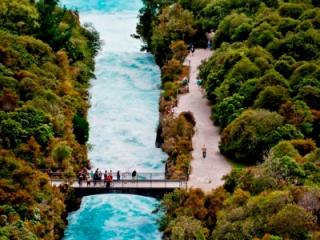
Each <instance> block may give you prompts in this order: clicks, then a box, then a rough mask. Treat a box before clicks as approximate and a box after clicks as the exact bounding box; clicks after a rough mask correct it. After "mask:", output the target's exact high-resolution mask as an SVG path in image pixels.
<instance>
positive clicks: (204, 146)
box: [201, 144, 207, 158]
mask: <svg viewBox="0 0 320 240" xmlns="http://www.w3.org/2000/svg"><path fill="white" fill-rule="evenodd" d="M201 150H202V157H203V158H206V156H207V148H206V145H204V144H203V145H202V148H201Z"/></svg>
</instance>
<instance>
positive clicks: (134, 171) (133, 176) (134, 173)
mask: <svg viewBox="0 0 320 240" xmlns="http://www.w3.org/2000/svg"><path fill="white" fill-rule="evenodd" d="M136 176H137V171H136V170H133V172H132V179H133V180H134V179H136Z"/></svg>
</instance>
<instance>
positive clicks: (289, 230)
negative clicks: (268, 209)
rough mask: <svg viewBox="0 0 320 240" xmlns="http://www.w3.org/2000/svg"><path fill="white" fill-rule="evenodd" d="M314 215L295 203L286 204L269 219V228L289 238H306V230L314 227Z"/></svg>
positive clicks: (297, 239) (298, 239)
mask: <svg viewBox="0 0 320 240" xmlns="http://www.w3.org/2000/svg"><path fill="white" fill-rule="evenodd" d="M314 224H315V219H314V217H313V216H312V215H311V214H310V213H309V212H307V211H306V210H304V209H303V208H302V207H300V206H297V205H295V204H288V205H287V206H285V207H284V208H283V209H281V210H280V211H279V212H278V213H277V214H275V215H274V216H272V217H271V219H270V221H269V226H270V230H271V231H272V232H274V233H275V234H277V235H282V236H288V237H290V239H296V240H300V239H307V233H308V230H311V229H312V228H313V227H314Z"/></svg>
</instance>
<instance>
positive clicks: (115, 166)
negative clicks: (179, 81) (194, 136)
mask: <svg viewBox="0 0 320 240" xmlns="http://www.w3.org/2000/svg"><path fill="white" fill-rule="evenodd" d="M60 4H61V5H65V6H66V7H67V8H71V9H77V10H78V11H79V13H80V21H81V23H85V22H91V23H92V24H93V26H94V27H95V28H96V29H97V30H98V31H99V33H100V37H101V39H102V40H103V42H104V45H103V49H102V51H101V52H100V54H99V55H98V56H97V58H96V71H95V75H96V79H92V81H91V87H90V90H89V91H90V105H91V107H90V109H89V114H88V120H89V124H90V136H89V144H90V145H91V146H92V147H91V150H90V151H89V159H90V161H91V163H92V165H93V167H94V168H100V169H103V170H105V169H107V170H112V171H117V170H120V171H121V172H123V171H130V172H131V171H132V170H133V169H136V170H137V172H138V173H140V172H162V173H163V172H164V164H163V160H164V159H165V158H166V155H165V154H164V153H163V152H162V151H161V150H160V149H157V148H155V138H156V126H157V122H158V100H159V94H160V90H159V88H158V86H159V85H160V71H159V68H158V66H157V65H156V64H155V62H154V59H153V57H152V55H150V54H148V53H145V52H140V48H141V42H140V41H139V40H137V39H134V38H132V37H130V35H131V34H133V33H135V27H136V24H137V21H138V19H137V15H138V14H139V9H140V8H141V7H142V2H141V0H62V1H61V2H60ZM156 204H157V200H155V199H153V198H148V197H141V196H134V195H125V194H107V195H96V196H89V197H85V198H83V200H82V204H81V207H80V209H79V210H78V211H76V212H73V213H70V214H69V216H68V222H69V224H68V227H67V229H66V231H65V236H64V238H63V239H64V240H89V239H90V240H91V239H94V240H102V239H103V240H105V239H119V240H120V239H123V240H129V239H130V240H131V239H148V240H150V239H152V240H153V239H161V233H160V232H159V231H158V225H157V222H156V220H157V217H158V216H157V215H155V214H153V213H152V211H153V210H154V208H155V205H156Z"/></svg>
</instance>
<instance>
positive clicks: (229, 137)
mask: <svg viewBox="0 0 320 240" xmlns="http://www.w3.org/2000/svg"><path fill="white" fill-rule="evenodd" d="M282 124H283V117H281V116H280V115H279V114H277V113H271V112H269V111H266V110H257V111H254V110H247V111H244V112H243V113H242V114H241V115H240V116H239V117H238V118H237V119H235V120H234V121H233V122H232V123H231V124H229V125H228V126H227V127H226V128H225V129H224V130H223V132H222V135H221V144H220V150H221V152H222V153H223V154H225V155H226V156H228V157H231V158H232V159H234V160H235V161H239V162H244V163H248V164H253V163H256V162H261V161H262V159H263V156H264V155H265V153H266V151H267V150H268V149H269V148H270V147H271V146H272V145H274V144H275V143H276V141H275V140H274V139H273V138H272V134H273V133H274V131H276V129H277V128H278V127H279V126H281V125H282Z"/></svg>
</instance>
